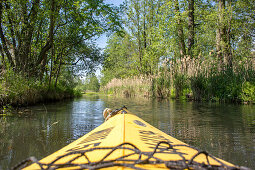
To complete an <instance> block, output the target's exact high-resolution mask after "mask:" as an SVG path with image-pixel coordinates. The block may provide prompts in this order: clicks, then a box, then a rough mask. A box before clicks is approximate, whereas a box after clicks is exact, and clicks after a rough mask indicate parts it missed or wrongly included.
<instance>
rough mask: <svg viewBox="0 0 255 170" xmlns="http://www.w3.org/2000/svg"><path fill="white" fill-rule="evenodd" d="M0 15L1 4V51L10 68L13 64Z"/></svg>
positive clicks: (1, 7)
mask: <svg viewBox="0 0 255 170" xmlns="http://www.w3.org/2000/svg"><path fill="white" fill-rule="evenodd" d="M2 13H3V4H2V2H0V38H1V44H2V49H3V51H4V53H5V55H6V56H7V59H8V61H9V63H10V64H11V66H12V67H14V62H13V59H12V56H11V53H10V51H9V49H8V46H7V41H6V38H5V35H4V32H3V28H2Z"/></svg>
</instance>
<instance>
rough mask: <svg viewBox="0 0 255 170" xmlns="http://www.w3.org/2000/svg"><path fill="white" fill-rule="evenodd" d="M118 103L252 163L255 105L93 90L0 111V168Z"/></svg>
mask: <svg viewBox="0 0 255 170" xmlns="http://www.w3.org/2000/svg"><path fill="white" fill-rule="evenodd" d="M123 105H126V106H127V108H128V109H129V110H130V111H131V112H133V113H134V114H136V115H138V116H139V117H141V118H143V119H144V120H145V121H147V122H148V123H150V124H152V125H153V126H155V127H157V128H159V129H160V130H162V131H164V132H166V133H167V134H170V135H172V136H174V137H176V138H177V139H180V140H182V141H184V142H186V143H188V144H190V145H193V146H196V147H198V148H200V149H202V150H206V151H208V152H210V153H211V154H213V155H215V156H217V157H220V158H223V159H225V160H227V161H230V162H232V163H234V164H238V165H242V166H247V167H250V168H252V169H255V106H247V105H223V104H215V103H213V104H208V103H195V102H180V101H166V100H164V101H157V100H150V99H126V98H113V97H98V96H92V97H83V98H80V99H75V100H73V101H65V102H60V103H53V104H47V105H39V106H34V107H30V108H28V109H27V110H25V114H24V113H23V114H18V115H16V116H11V117H0V169H4V170H5V169H10V168H11V167H13V166H14V165H16V164H17V163H18V162H20V161H22V160H24V159H26V158H28V157H30V156H35V157H36V158H38V159H41V158H43V157H45V156H47V155H49V154H50V153H53V152H55V151H56V150H58V149H60V148H62V147H63V146H65V145H67V144H69V143H70V142H72V141H74V140H76V139H77V138H79V137H81V136H83V135H84V134H86V133H88V132H89V131H91V130H92V129H94V128H95V127H97V126H99V125H100V124H102V123H103V121H104V120H103V116H102V111H103V110H104V108H106V107H109V108H120V107H121V106H123Z"/></svg>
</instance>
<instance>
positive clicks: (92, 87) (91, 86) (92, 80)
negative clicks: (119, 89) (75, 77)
mask: <svg viewBox="0 0 255 170" xmlns="http://www.w3.org/2000/svg"><path fill="white" fill-rule="evenodd" d="M85 86H86V91H94V92H98V91H99V89H100V83H99V81H98V79H97V77H96V75H95V74H91V75H89V76H88V77H87V80H86V83H85Z"/></svg>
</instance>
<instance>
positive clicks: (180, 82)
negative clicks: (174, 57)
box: [173, 74, 189, 98]
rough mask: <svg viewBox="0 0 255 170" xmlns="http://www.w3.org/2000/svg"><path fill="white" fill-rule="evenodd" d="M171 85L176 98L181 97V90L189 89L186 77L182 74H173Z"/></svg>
mask: <svg viewBox="0 0 255 170" xmlns="http://www.w3.org/2000/svg"><path fill="white" fill-rule="evenodd" d="M173 83H174V88H175V97H176V98H180V97H181V96H183V90H185V89H187V88H189V81H188V76H187V75H184V74H175V75H174V80H173Z"/></svg>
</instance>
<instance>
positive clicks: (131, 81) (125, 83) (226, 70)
mask: <svg viewBox="0 0 255 170" xmlns="http://www.w3.org/2000/svg"><path fill="white" fill-rule="evenodd" d="M254 65H255V61H254V60H253V59H252V60H248V59H247V60H246V61H242V62H241V61H235V62H233V65H232V67H221V66H220V65H219V64H218V63H217V62H216V61H214V60H213V59H210V58H208V59H205V58H198V59H191V58H183V59H180V60H175V61H166V62H165V64H164V65H163V66H162V67H161V68H160V69H159V71H158V72H157V74H155V75H151V76H140V77H128V78H123V79H116V78H114V79H112V80H111V81H109V82H108V83H107V84H106V85H105V86H104V87H102V88H101V90H102V91H104V92H105V93H106V94H111V95H118V96H121V95H122V96H126V97H136V96H138V97H141V96H142V97H152V98H153V97H155V98H174V99H183V100H195V101H214V102H215V101H216V102H230V103H245V104H247V103H255V68H254Z"/></svg>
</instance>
